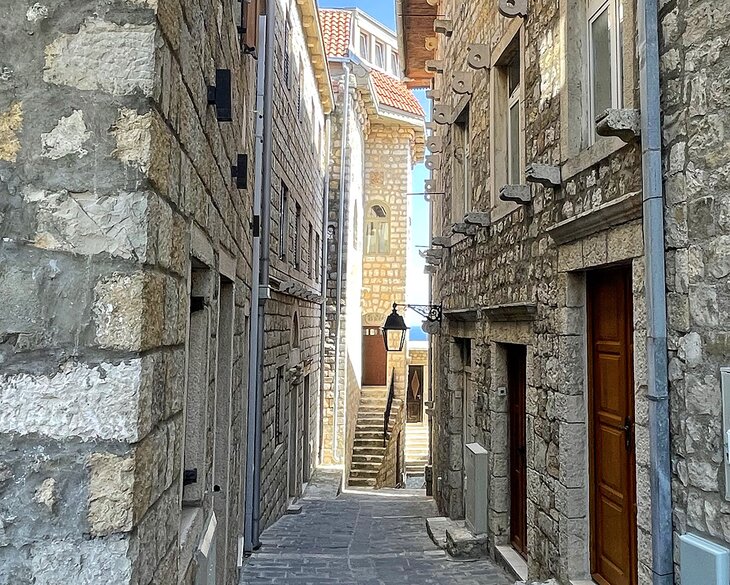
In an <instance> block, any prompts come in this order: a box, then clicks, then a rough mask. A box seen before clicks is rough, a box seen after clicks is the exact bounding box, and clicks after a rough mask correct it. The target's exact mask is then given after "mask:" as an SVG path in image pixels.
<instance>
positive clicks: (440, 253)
mask: <svg viewBox="0 0 730 585" xmlns="http://www.w3.org/2000/svg"><path fill="white" fill-rule="evenodd" d="M419 254H420V255H421V257H422V258H426V259H427V260H441V259H442V258H443V257H444V249H443V248H429V249H428V250H422V251H421V252H419Z"/></svg>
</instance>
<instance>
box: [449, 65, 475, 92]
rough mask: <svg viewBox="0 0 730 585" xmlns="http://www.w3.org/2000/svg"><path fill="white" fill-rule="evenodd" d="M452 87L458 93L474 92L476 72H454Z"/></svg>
mask: <svg viewBox="0 0 730 585" xmlns="http://www.w3.org/2000/svg"><path fill="white" fill-rule="evenodd" d="M451 89H453V90H454V92H455V93H458V94H462V95H463V94H469V95H471V94H472V93H474V73H473V72H472V71H460V72H459V73H454V78H453V80H452V81H451Z"/></svg>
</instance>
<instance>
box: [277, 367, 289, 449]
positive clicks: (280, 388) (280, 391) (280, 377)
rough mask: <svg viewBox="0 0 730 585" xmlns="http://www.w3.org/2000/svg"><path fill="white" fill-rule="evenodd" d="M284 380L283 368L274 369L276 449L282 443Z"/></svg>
mask: <svg viewBox="0 0 730 585" xmlns="http://www.w3.org/2000/svg"><path fill="white" fill-rule="evenodd" d="M285 383H286V380H285V379H284V366H279V367H278V368H277V369H276V422H275V423H274V439H275V441H276V446H277V447H278V446H279V445H281V444H282V443H283V442H284V415H285V412H284V394H285V392H286V389H285V387H284V385H285Z"/></svg>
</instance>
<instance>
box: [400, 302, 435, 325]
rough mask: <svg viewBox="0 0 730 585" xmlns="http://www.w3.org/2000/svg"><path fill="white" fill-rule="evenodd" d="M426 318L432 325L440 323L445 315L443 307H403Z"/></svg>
mask: <svg viewBox="0 0 730 585" xmlns="http://www.w3.org/2000/svg"><path fill="white" fill-rule="evenodd" d="M401 306H405V307H406V308H408V309H411V310H413V311H415V312H416V313H418V314H419V315H421V317H424V318H425V319H426V320H427V321H429V322H430V323H436V322H438V323H440V322H441V317H442V314H443V306H442V305H401Z"/></svg>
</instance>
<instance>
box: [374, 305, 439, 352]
mask: <svg viewBox="0 0 730 585" xmlns="http://www.w3.org/2000/svg"><path fill="white" fill-rule="evenodd" d="M399 306H401V307H405V308H406V309H412V310H413V311H415V312H416V313H418V314H419V315H421V316H422V317H425V318H426V320H427V321H429V322H430V323H440V322H441V316H442V312H443V311H442V306H441V305H398V303H393V312H392V313H391V314H390V315H388V318H387V319H386V320H385V325H383V328H382V330H383V343H385V351H388V352H397V351H403V346H404V345H405V343H406V332H407V331H408V329H409V327H408V326H407V325H406V321H405V319H403V317H402V316H401V315H399V314H398V307H399Z"/></svg>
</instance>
